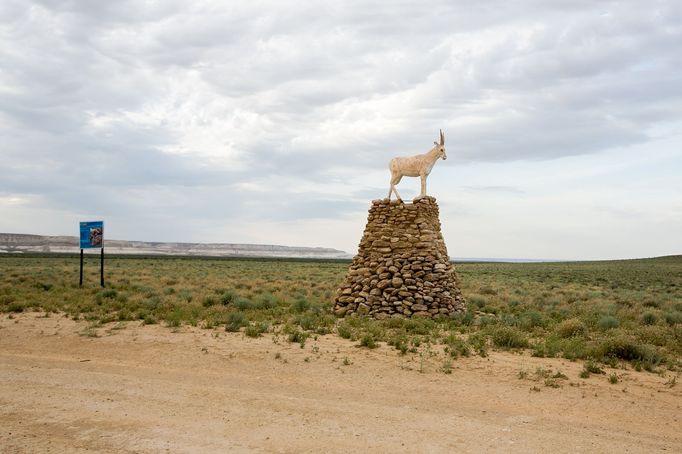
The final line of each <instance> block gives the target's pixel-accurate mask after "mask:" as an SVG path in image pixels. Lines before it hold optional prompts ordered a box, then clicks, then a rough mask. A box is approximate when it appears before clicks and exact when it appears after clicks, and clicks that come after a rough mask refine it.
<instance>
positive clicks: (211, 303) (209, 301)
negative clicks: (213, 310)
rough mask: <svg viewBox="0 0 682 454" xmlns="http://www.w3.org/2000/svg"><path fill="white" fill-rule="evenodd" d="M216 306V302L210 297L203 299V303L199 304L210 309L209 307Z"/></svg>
mask: <svg viewBox="0 0 682 454" xmlns="http://www.w3.org/2000/svg"><path fill="white" fill-rule="evenodd" d="M216 304H218V302H217V301H216V299H215V298H213V297H212V296H207V297H205V298H204V299H203V301H202V302H201V305H202V306H204V307H211V306H214V305H216Z"/></svg>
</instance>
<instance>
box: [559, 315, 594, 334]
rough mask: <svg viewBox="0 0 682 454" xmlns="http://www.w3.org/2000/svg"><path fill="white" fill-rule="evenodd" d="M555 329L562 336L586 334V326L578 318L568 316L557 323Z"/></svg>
mask: <svg viewBox="0 0 682 454" xmlns="http://www.w3.org/2000/svg"><path fill="white" fill-rule="evenodd" d="M555 331H556V333H557V335H559V337H563V338H569V337H580V336H584V335H585V334H587V326H586V325H585V323H584V322H583V321H582V320H580V319H578V318H569V319H567V320H564V321H563V322H561V323H559V324H558V325H557V327H556V330H555Z"/></svg>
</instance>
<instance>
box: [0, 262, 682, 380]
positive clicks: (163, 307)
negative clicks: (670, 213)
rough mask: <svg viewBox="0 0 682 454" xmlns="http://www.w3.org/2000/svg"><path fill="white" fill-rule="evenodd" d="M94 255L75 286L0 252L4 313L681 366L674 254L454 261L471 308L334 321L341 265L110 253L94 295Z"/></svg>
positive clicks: (62, 267) (450, 352) (679, 270)
mask: <svg viewBox="0 0 682 454" xmlns="http://www.w3.org/2000/svg"><path fill="white" fill-rule="evenodd" d="M97 260H98V258H97V257H93V256H91V257H88V258H87V260H86V262H87V263H86V272H87V273H89V274H87V275H86V285H85V286H84V287H83V288H79V287H78V283H77V281H78V259H77V257H75V256H74V257H70V256H14V255H0V311H2V312H6V313H13V312H22V311H26V310H38V311H43V312H45V313H46V315H49V314H51V313H66V314H68V315H69V316H70V317H72V318H74V319H84V320H87V321H89V322H91V323H96V324H98V325H99V324H105V323H110V322H120V321H134V320H138V321H141V322H142V323H145V324H155V323H161V324H165V325H167V326H169V327H178V326H181V325H182V324H191V325H194V326H200V327H203V328H207V329H216V328H220V329H224V330H226V331H232V332H242V333H243V334H244V335H245V336H250V337H259V336H262V335H264V334H266V333H272V334H273V335H274V336H277V337H279V336H283V338H284V339H287V340H288V341H290V342H296V343H300V344H301V346H302V347H303V346H304V345H305V342H306V340H307V339H308V338H309V337H311V336H319V335H327V334H337V335H339V336H340V337H342V338H345V339H349V340H351V341H353V342H356V343H357V345H358V346H360V347H365V348H376V347H379V346H381V343H382V342H383V343H386V344H388V346H390V348H395V349H397V350H398V351H399V352H400V354H404V355H409V354H419V355H424V354H426V352H428V354H429V355H432V354H434V352H435V354H443V355H444V361H445V362H444V363H443V364H444V366H443V370H444V371H447V370H451V367H452V366H451V362H450V359H456V358H458V357H461V356H469V355H471V354H477V355H481V356H485V355H486V354H487V352H488V350H489V349H501V350H512V351H530V352H531V354H532V355H534V356H548V357H555V356H561V357H565V358H568V359H585V360H589V361H591V362H599V363H603V364H607V365H611V366H616V365H623V364H630V365H631V366H633V367H634V368H636V369H645V370H649V371H654V370H659V369H660V368H668V369H670V370H679V369H680V359H681V358H682V257H679V256H677V257H663V258H658V259H648V260H628V261H609V262H582V263H533V264H502V263H462V264H457V271H458V273H459V276H460V281H461V285H462V292H463V294H464V296H465V298H466V299H467V304H468V309H469V311H468V313H466V314H463V315H460V316H458V317H456V318H452V319H439V320H430V319H411V320H410V319H408V320H405V319H388V320H381V321H376V320H370V319H366V318H362V317H349V318H347V319H337V318H335V317H334V316H333V315H332V313H331V305H332V299H333V296H334V292H335V290H336V288H337V286H338V285H339V284H340V282H341V281H342V279H343V277H344V275H345V272H346V269H347V266H348V263H347V262H325V261H283V260H233V259H208V258H180V257H160V258H140V257H109V258H108V259H107V263H106V267H107V269H106V279H107V288H105V289H101V288H99V287H98V286H96V284H97V283H98V279H97V272H98V271H99V270H98V262H97ZM92 331H93V330H89V331H88V334H87V335H93V334H92ZM590 364H591V363H590ZM586 371H587V369H586ZM590 372H592V371H587V372H586V374H589V373H590ZM550 378H551V377H550Z"/></svg>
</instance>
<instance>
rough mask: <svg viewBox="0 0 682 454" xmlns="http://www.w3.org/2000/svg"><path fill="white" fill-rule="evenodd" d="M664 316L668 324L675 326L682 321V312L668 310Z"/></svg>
mask: <svg viewBox="0 0 682 454" xmlns="http://www.w3.org/2000/svg"><path fill="white" fill-rule="evenodd" d="M664 318H665V322H666V323H667V324H668V325H670V326H674V325H677V324H680V323H682V312H667V313H666V314H665V316H664Z"/></svg>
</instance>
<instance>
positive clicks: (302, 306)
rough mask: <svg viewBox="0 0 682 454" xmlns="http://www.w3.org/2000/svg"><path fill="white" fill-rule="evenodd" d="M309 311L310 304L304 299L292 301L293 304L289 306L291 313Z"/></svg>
mask: <svg viewBox="0 0 682 454" xmlns="http://www.w3.org/2000/svg"><path fill="white" fill-rule="evenodd" d="M309 309H310V303H309V302H308V300H306V299H305V298H299V299H297V300H296V301H294V304H292V305H291V310H292V311H293V312H298V313H301V312H305V311H307V310H309Z"/></svg>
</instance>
